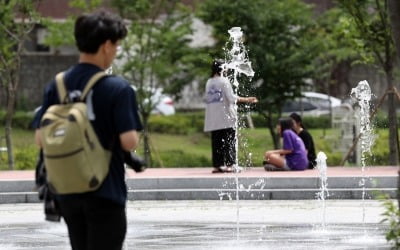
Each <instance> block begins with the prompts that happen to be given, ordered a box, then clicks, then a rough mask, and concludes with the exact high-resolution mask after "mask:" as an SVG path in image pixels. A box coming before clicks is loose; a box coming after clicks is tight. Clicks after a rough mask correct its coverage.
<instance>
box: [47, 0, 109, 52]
mask: <svg viewBox="0 0 400 250" xmlns="http://www.w3.org/2000/svg"><path fill="white" fill-rule="evenodd" d="M101 3H102V1H101V0H71V1H69V6H70V7H72V8H75V9H76V10H79V12H82V11H83V12H89V11H92V10H94V9H96V8H97V7H99V6H100V5H101ZM75 19H76V14H73V13H69V15H68V17H67V18H66V19H65V20H64V21H63V22H57V21H54V19H52V18H44V17H43V18H42V19H41V24H42V25H43V26H45V27H46V28H47V31H48V33H47V35H46V37H45V39H44V43H45V44H46V45H48V46H53V47H55V48H57V47H61V46H64V45H74V44H75V38H74V24H75Z"/></svg>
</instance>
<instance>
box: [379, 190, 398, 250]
mask: <svg viewBox="0 0 400 250" xmlns="http://www.w3.org/2000/svg"><path fill="white" fill-rule="evenodd" d="M383 206H384V208H385V212H384V213H383V214H382V216H383V217H384V219H383V220H382V221H381V223H384V222H386V223H388V224H389V229H388V231H387V232H386V240H387V241H388V242H390V243H391V244H392V246H393V249H399V248H400V221H399V219H400V210H399V208H398V206H397V204H396V203H395V202H394V201H393V200H390V199H389V198H387V197H386V198H385V199H384V200H383Z"/></svg>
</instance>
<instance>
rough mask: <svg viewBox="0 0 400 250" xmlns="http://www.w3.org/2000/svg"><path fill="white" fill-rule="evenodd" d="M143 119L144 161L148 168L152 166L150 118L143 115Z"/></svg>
mask: <svg viewBox="0 0 400 250" xmlns="http://www.w3.org/2000/svg"><path fill="white" fill-rule="evenodd" d="M142 118H143V150H144V160H145V162H146V164H147V166H151V163H152V162H151V148H150V138H149V136H150V135H149V126H148V125H149V116H148V115H144V114H142Z"/></svg>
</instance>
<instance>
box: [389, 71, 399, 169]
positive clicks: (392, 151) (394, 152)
mask: <svg viewBox="0 0 400 250" xmlns="http://www.w3.org/2000/svg"><path fill="white" fill-rule="evenodd" d="M386 79H387V84H388V89H393V72H392V70H390V71H389V72H386ZM388 122H389V164H390V165H392V166H397V164H398V162H399V151H398V150H399V149H398V132H397V114H396V99H395V94H394V93H393V92H390V93H388Z"/></svg>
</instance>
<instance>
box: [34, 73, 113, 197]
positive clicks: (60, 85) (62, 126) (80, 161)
mask: <svg viewBox="0 0 400 250" xmlns="http://www.w3.org/2000/svg"><path fill="white" fill-rule="evenodd" d="M105 75H106V74H105V73H104V72H99V73H96V74H95V75H94V76H92V77H91V78H90V80H89V81H88V83H87V84H86V87H85V89H84V90H83V92H82V94H81V96H80V98H79V101H78V102H70V101H68V100H69V98H68V96H67V95H68V93H67V91H66V88H65V84H64V72H61V73H59V74H57V76H56V84H57V91H58V94H59V99H60V102H61V104H56V105H52V106H50V107H49V108H48V109H47V111H46V112H45V113H44V115H43V117H42V120H41V123H40V136H41V141H42V147H43V154H44V162H45V168H46V171H47V181H48V184H49V187H50V189H51V191H53V192H55V193H57V194H73V193H84V192H89V191H94V190H96V189H97V188H99V187H100V185H101V184H102V182H103V181H104V179H105V178H106V176H107V174H108V170H109V164H110V159H111V152H109V151H107V150H105V149H104V148H103V147H102V145H101V144H100V141H99V139H98V138H97V135H96V133H95V131H94V129H93V127H92V125H91V123H90V120H89V118H88V114H87V105H86V103H85V97H86V95H87V94H88V93H89V91H90V89H91V88H92V87H93V86H94V84H96V82H97V81H98V80H99V79H100V78H102V77H103V76H105Z"/></svg>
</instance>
